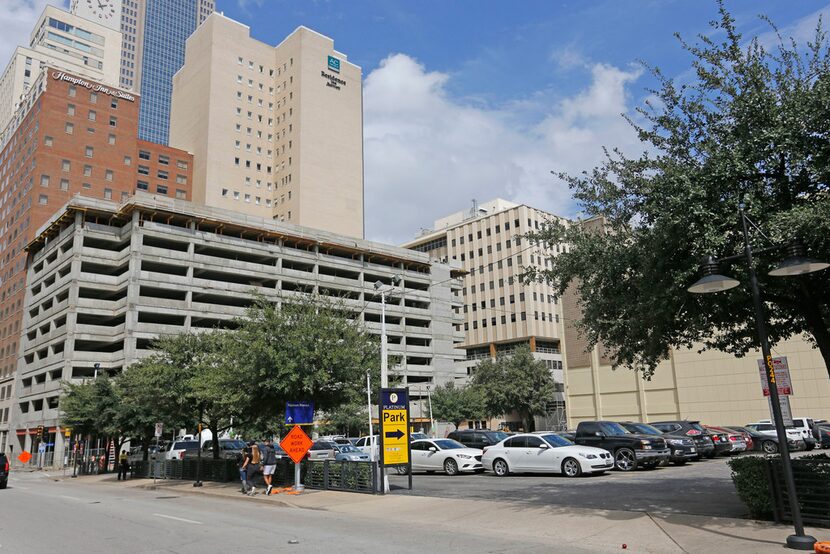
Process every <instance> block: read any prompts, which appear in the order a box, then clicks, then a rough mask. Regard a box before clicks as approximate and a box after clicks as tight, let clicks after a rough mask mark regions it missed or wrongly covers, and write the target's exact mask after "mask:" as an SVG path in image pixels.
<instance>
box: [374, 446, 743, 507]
mask: <svg viewBox="0 0 830 554" xmlns="http://www.w3.org/2000/svg"><path fill="white" fill-rule="evenodd" d="M727 461H728V459H725V458H716V459H713V460H702V461H700V462H690V463H688V464H686V465H684V466H679V467H678V466H667V467H660V468H656V469H652V470H636V471H634V472H628V473H623V472H619V471H610V472H608V473H605V474H604V475H597V476H582V477H578V478H576V479H569V478H567V477H564V476H561V475H556V474H550V475H536V474H524V475H509V476H507V477H496V476H495V475H493V474H492V473H482V474H464V475H458V476H455V477H448V476H447V475H444V474H438V473H436V474H432V475H430V474H424V473H415V474H414V475H413V476H412V480H413V491H412V492H404V491H402V490H400V489H399V487H405V486H406V477H405V476H400V475H391V476H390V478H389V482H390V485H391V486H392V487H394V488H395V490H396V492H397V493H399V494H400V493H402V494H414V495H420V496H433V497H444V498H476V499H482V500H501V501H508V502H511V503H516V504H526V505H530V506H569V507H573V508H593V509H604V510H626V511H634V512H654V513H663V514H690V515H708V516H719V517H735V518H741V517H746V516H747V509H746V506H745V505H744V504H743V503H742V502H741V500H740V499H739V498H738V495H737V493H736V492H735V486H734V485H733V484H732V479H731V478H730V469H729V466H728V465H727Z"/></svg>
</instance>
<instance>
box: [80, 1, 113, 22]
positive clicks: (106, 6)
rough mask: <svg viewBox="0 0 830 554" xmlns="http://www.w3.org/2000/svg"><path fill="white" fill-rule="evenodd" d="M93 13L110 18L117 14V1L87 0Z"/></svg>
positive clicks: (99, 16) (102, 17) (100, 17)
mask: <svg viewBox="0 0 830 554" xmlns="http://www.w3.org/2000/svg"><path fill="white" fill-rule="evenodd" d="M86 3H87V5H88V6H89V8H90V9H91V10H92V13H93V14H95V15H97V16H98V18H99V19H110V18H111V17H113V16H114V15H115V3H114V1H113V0H86Z"/></svg>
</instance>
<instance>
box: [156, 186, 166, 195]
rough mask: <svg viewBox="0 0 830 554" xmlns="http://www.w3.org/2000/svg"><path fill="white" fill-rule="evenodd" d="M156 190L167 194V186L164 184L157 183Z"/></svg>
mask: <svg viewBox="0 0 830 554" xmlns="http://www.w3.org/2000/svg"><path fill="white" fill-rule="evenodd" d="M156 192H157V193H159V194H167V187H166V186H164V185H156Z"/></svg>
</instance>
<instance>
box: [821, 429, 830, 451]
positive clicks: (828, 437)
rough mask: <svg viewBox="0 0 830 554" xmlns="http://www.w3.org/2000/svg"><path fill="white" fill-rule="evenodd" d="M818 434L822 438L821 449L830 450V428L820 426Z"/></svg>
mask: <svg viewBox="0 0 830 554" xmlns="http://www.w3.org/2000/svg"><path fill="white" fill-rule="evenodd" d="M818 432H819V435H820V436H821V443H820V445H821V448H830V426H826V425H819V426H818Z"/></svg>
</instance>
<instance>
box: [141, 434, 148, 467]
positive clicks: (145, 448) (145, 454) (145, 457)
mask: <svg viewBox="0 0 830 554" xmlns="http://www.w3.org/2000/svg"><path fill="white" fill-rule="evenodd" d="M141 458H142V459H143V460H144V461H145V462H146V461H147V460H149V459H150V434H149V433H145V434H144V436H143V437H142V439H141Z"/></svg>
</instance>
